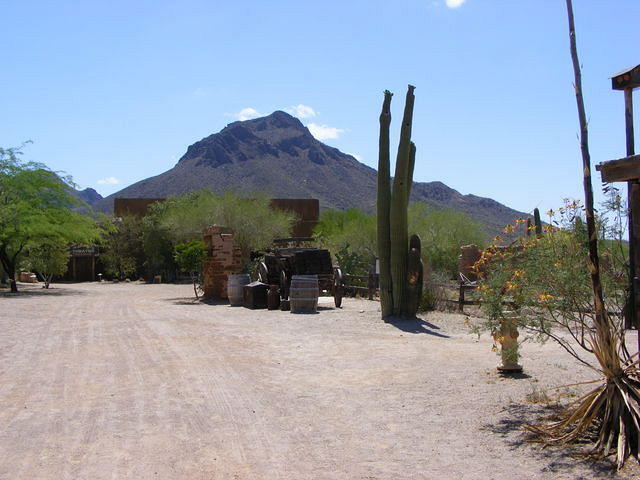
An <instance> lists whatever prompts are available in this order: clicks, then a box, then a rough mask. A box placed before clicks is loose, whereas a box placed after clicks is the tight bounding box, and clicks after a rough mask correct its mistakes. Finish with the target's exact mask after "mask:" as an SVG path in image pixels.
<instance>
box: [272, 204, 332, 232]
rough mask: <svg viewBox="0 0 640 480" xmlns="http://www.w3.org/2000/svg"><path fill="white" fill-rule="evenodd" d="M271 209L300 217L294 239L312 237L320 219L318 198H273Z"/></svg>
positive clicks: (295, 226)
mask: <svg viewBox="0 0 640 480" xmlns="http://www.w3.org/2000/svg"><path fill="white" fill-rule="evenodd" d="M271 207H272V208H276V209H278V210H285V211H289V212H293V213H294V214H295V215H296V216H297V217H298V221H297V222H296V223H295V224H294V226H293V236H294V237H310V236H311V235H312V234H313V229H314V228H315V226H316V225H317V224H318V219H319V218H320V201H319V200H318V199H317V198H273V199H272V200H271Z"/></svg>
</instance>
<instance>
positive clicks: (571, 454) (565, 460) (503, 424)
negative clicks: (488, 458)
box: [482, 403, 638, 480]
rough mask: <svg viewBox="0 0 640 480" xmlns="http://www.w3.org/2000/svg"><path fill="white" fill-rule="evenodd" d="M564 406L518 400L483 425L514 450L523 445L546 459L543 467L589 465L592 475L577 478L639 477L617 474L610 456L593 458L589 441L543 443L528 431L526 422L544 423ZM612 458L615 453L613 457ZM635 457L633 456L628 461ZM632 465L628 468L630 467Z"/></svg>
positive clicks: (563, 471) (569, 469) (557, 469)
mask: <svg viewBox="0 0 640 480" xmlns="http://www.w3.org/2000/svg"><path fill="white" fill-rule="evenodd" d="M561 410H562V406H561V405H559V404H557V403H550V404H546V403H545V404H517V403H512V404H510V405H508V406H507V407H506V408H505V409H504V412H505V414H504V416H503V418H502V420H500V421H499V422H498V423H496V424H487V425H484V426H483V427H482V430H483V431H487V432H491V433H492V434H494V435H496V436H499V437H500V438H501V439H502V441H503V442H505V443H506V444H507V445H508V446H509V447H510V449H511V450H515V449H520V448H524V449H527V450H528V451H529V454H530V455H531V456H533V457H537V458H538V459H540V460H542V461H543V462H546V466H544V467H543V468H542V469H541V471H543V472H549V473H558V474H566V473H571V472H572V471H575V470H576V467H580V468H584V467H587V468H588V469H589V470H591V474H590V475H589V477H585V476H583V475H579V474H578V475H577V476H576V477H575V478H576V480H587V479H588V478H609V479H611V478H614V479H616V480H632V479H637V478H638V477H637V473H631V476H626V475H625V472H624V471H623V472H621V473H618V474H617V475H616V466H615V463H614V462H613V461H611V460H610V459H604V460H594V459H593V458H590V457H587V456H586V454H587V453H588V451H589V450H588V449H589V445H588V444H587V443H586V442H585V443H582V444H576V445H567V446H564V447H543V445H542V443H540V442H538V441H537V439H536V437H535V435H533V434H532V433H529V432H527V431H526V430H525V429H524V427H525V426H526V425H535V424H540V423H544V422H545V421H548V420H549V419H550V418H552V417H553V416H554V415H556V414H557V413H559V412H560V411H561ZM610 458H613V457H610ZM633 461H634V460H633V459H632V458H630V459H629V460H628V463H632V462H633ZM628 467H629V468H628ZM627 469H629V470H634V472H636V470H635V466H631V465H628V466H627V467H625V470H627Z"/></svg>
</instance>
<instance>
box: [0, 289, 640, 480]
mask: <svg viewBox="0 0 640 480" xmlns="http://www.w3.org/2000/svg"><path fill="white" fill-rule="evenodd" d="M21 287H22V290H23V291H22V293H20V294H18V295H11V294H7V293H3V294H0V478H1V479H29V480H34V479H92V480H95V479H190V480H200V479H202V480H204V479H238V480H243V479H350V480H352V479H370V480H373V479H398V480H401V479H505V480H506V479H509V480H513V479H552V478H553V479H587V478H601V477H603V478H606V477H610V476H611V475H612V471H611V468H610V466H609V464H608V463H606V462H600V463H596V464H592V463H590V462H588V461H584V460H580V459H576V458H574V457H571V456H569V455H567V454H566V451H565V450H550V449H547V450H541V449H540V448H539V447H538V446H536V445H532V444H530V443H528V442H525V441H524V435H523V434H522V431H521V429H520V426H521V425H522V423H523V422H525V421H527V420H531V419H534V418H536V415H539V414H540V413H541V412H543V411H546V410H548V408H549V407H548V405H547V404H546V403H545V402H536V401H532V400H534V399H535V398H539V397H544V395H543V394H542V393H541V392H542V391H543V390H544V389H546V388H548V387H549V386H556V385H562V384H566V383H572V382H575V381H579V380H581V379H590V378H592V374H591V373H590V372H589V371H587V370H585V369H584V368H582V367H580V366H579V365H578V364H577V363H576V362H575V361H573V360H572V359H570V358H569V357H568V356H567V355H566V354H565V353H563V351H561V350H560V349H559V347H557V346H556V345H554V344H551V343H549V344H547V345H542V346H541V345H538V344H525V345H524V347H523V355H524V356H523V359H522V363H523V364H524V366H525V369H526V370H525V375H522V376H520V377H519V378H502V377H500V376H499V375H498V374H497V373H496V370H495V367H496V365H497V363H498V358H497V356H496V355H495V354H494V353H492V352H491V349H490V348H491V340H490V338H489V337H488V336H487V335H485V336H483V337H482V338H480V339H479V340H478V338H477V337H476V336H474V335H471V334H470V333H469V331H468V329H467V327H465V326H464V317H463V316H461V315H455V314H443V313H430V314H428V315H426V316H425V317H424V320H423V321H422V322H421V323H420V324H419V325H415V324H414V325H404V326H394V325H388V324H384V323H382V322H381V321H380V320H379V312H378V307H379V304H378V303H377V302H369V301H366V300H355V299H346V300H345V302H344V307H343V309H341V310H337V309H334V308H332V307H333V305H332V303H328V302H327V301H325V302H323V303H322V306H323V308H322V309H321V311H320V313H318V314H315V315H294V314H290V313H288V312H279V311H278V312H270V311H265V310H247V309H244V308H237V307H236V308H234V307H229V306H227V305H207V304H202V303H194V302H193V301H192V300H191V299H190V292H191V287H190V286H189V285H143V284H134V283H131V284H122V283H121V284H110V283H93V284H75V285H54V287H55V288H53V289H51V290H48V291H47V290H43V289H41V288H39V287H38V286H27V285H22V286H21ZM327 300H328V301H331V299H327ZM573 388H578V387H573ZM573 388H570V389H563V390H562V391H563V392H564V393H565V395H570V394H572V392H574V390H573ZM549 393H552V392H549ZM532 394H533V395H532ZM566 398H568V397H566ZM638 472H639V471H638V470H637V469H636V468H635V466H633V467H631V468H628V469H627V470H625V471H624V472H623V473H622V474H620V475H619V476H618V477H617V478H638V477H639V475H638Z"/></svg>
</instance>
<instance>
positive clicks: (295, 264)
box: [258, 247, 344, 307]
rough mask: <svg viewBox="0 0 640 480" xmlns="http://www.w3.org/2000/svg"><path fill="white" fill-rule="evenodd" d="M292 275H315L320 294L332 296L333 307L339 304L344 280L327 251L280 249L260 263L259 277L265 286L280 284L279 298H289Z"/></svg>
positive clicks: (317, 249) (297, 248)
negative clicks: (324, 293)
mask: <svg viewBox="0 0 640 480" xmlns="http://www.w3.org/2000/svg"><path fill="white" fill-rule="evenodd" d="M293 275H317V276H318V286H319V287H320V291H326V292H329V293H330V295H331V296H333V299H334V303H335V305H336V307H340V306H341V305H342V297H343V296H344V278H343V275H342V271H341V270H340V269H339V268H334V267H333V264H332V262H331V254H330V253H329V250H325V249H321V248H304V247H292V248H279V249H276V250H275V251H274V252H273V253H268V254H266V255H265V257H264V261H262V262H260V265H259V268H258V276H259V279H260V281H261V282H263V283H266V284H268V285H279V286H280V296H281V297H282V298H283V299H287V298H289V288H290V286H291V277H293Z"/></svg>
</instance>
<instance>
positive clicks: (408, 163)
mask: <svg viewBox="0 0 640 480" xmlns="http://www.w3.org/2000/svg"><path fill="white" fill-rule="evenodd" d="M414 89H415V87H414V86H412V85H409V87H408V89H407V97H406V101H405V107H404V116H403V119H402V127H401V130H400V143H399V145H398V154H397V157H396V171H395V176H394V178H393V190H392V189H391V180H390V177H389V176H390V170H391V169H390V166H389V157H390V155H389V126H390V124H391V113H390V107H391V97H392V94H391V92H389V91H388V90H387V91H385V92H384V102H383V104H382V113H381V114H380V143H379V148H380V150H379V157H378V257H379V259H380V303H381V306H382V317H383V318H388V317H390V316H394V317H415V314H416V310H417V307H418V303H419V299H418V298H416V296H417V295H419V292H420V290H421V289H419V288H416V285H415V284H416V281H417V279H418V278H420V280H421V275H422V263H421V261H420V259H419V258H417V259H416V254H417V255H418V256H419V254H420V239H419V238H417V237H416V238H415V239H412V247H413V250H412V251H411V254H410V246H409V231H408V225H407V207H408V205H409V194H410V193H411V184H412V182H413V169H414V166H415V155H416V146H415V145H414V144H413V142H412V141H411V126H412V120H413V104H414V99H415V97H414V94H413V90H414ZM418 265H419V266H418Z"/></svg>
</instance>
